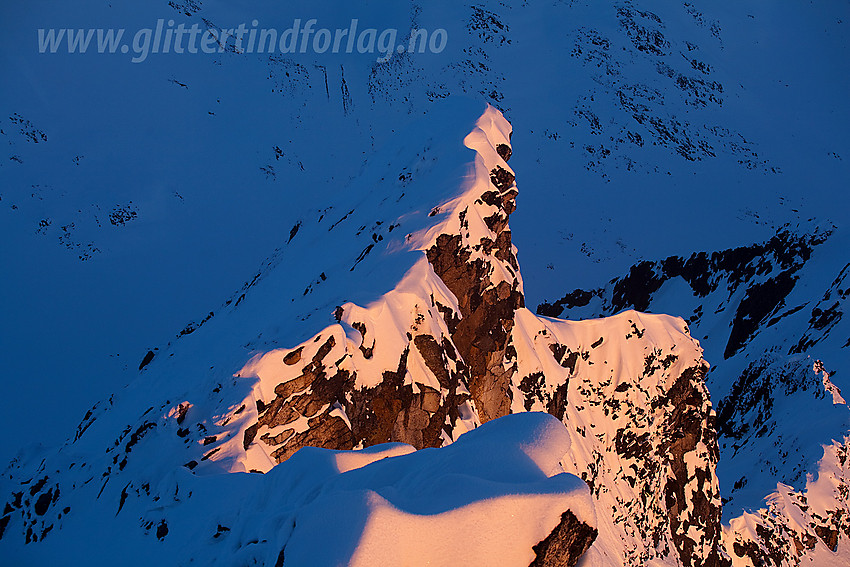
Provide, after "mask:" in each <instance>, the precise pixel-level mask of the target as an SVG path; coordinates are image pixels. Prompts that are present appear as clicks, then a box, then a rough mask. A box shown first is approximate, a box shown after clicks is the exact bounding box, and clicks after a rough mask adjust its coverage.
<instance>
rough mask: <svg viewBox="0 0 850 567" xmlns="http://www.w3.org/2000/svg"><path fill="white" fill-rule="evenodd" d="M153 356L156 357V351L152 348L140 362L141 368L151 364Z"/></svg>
mask: <svg viewBox="0 0 850 567" xmlns="http://www.w3.org/2000/svg"><path fill="white" fill-rule="evenodd" d="M153 357H154V352H153V351H152V350H149V351H148V353H147V354H146V355H145V357H144V358H143V359H142V362H141V363H140V364H139V370H141V369H142V368H144V367H145V366H147V365H148V364H150V363H151V361H152V360H153Z"/></svg>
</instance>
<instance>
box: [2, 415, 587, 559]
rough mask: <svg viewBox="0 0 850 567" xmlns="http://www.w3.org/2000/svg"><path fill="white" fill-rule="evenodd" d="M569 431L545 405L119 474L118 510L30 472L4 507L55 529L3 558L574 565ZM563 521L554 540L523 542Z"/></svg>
mask: <svg viewBox="0 0 850 567" xmlns="http://www.w3.org/2000/svg"><path fill="white" fill-rule="evenodd" d="M170 419H171V418H168V417H165V418H161V419H160V420H159V421H160V423H159V425H162V423H161V421H162V420H170ZM569 441H570V440H569V436H568V434H567V431H566V429H565V427H564V426H563V425H562V424H561V423H559V422H558V420H556V419H554V418H553V417H551V416H548V415H546V414H539V413H538V414H524V415H518V416H510V417H508V418H505V419H504V420H499V421H495V422H492V423H491V424H487V425H485V426H483V427H481V428H479V429H477V430H476V431H473V432H470V433H469V435H466V436H464V437H463V438H462V440H461V441H460V442H458V443H456V444H453V445H451V446H449V447H446V448H444V449H439V450H436V449H434V450H430V451H427V450H426V451H418V452H416V451H414V449H413V447H411V446H409V445H404V444H400V443H395V444H383V445H375V446H373V447H370V448H368V449H363V450H361V451H355V452H350V451H329V450H325V449H318V448H305V449H303V450H302V451H299V452H298V453H297V454H296V455H295V456H293V458H291V459H289V460H288V461H287V462H286V463H284V464H282V465H280V466H279V467H276V468H275V469H273V470H271V471H270V473H269V474H267V475H250V474H233V475H227V474H217V475H215V474H214V475H204V476H193V475H191V473H189V472H188V471H185V469H183V471H181V470H179V469H178V470H176V471H171V472H170V473H168V474H166V476H165V477H164V478H162V479H159V480H160V482H159V483H158V484H147V483H145V484H141V485H138V484H136V482H137V481H135V482H130V483H129V484H127V486H125V487H124V489H123V490H122V492H121V498H120V501H119V502H117V510H116V506H115V504H116V502H113V501H112V499H111V498H110V499H108V500H107V499H100V498H96V497H95V495H94V494H93V491H94V489H95V488H96V487H95V486H91V487H88V488H87V487H85V486H82V487H79V488H77V489H74V487H68V489H69V492H70V494H69V497H66V500H63V501H62V504H61V505H65V504H66V503H68V502H70V503H71V504H70V505H71V506H72V507H73V508H72V509H70V510H68V506H66V505H65V511H64V512H63V511H61V510H57V509H56V506H57V505H56V498H58V496H59V495H58V488H56V487H54V486H49V485H47V484H45V482H44V481H42V480H36V479H34V480H33V482H32V484H31V486H30V487H28V488H29V489H27V490H25V495H24V496H21V497H20V498H18V500H17V501H14V500H13V501H12V502H11V504H10V506H11V507H12V508H14V509H15V510H16V511H18V510H20V509H22V508H23V509H27V508H28V507H29V505H30V504H29V503H30V502H31V501H33V502H35V504H34V505H33V513H34V514H36V515H38V517H44V518H45V519H50V520H51V521H53V522H55V526H56V528H55V529H56V531H57V533H55V534H50V536H47V538H45V535H46V534H39V535H38V536H36V537H35V538H33V539H32V541H33V542H36V541H39V542H40V543H39V544H35V543H33V545H31V546H29V547H23V546H10V545H9V544H8V542H9V540H10V539H12V538H13V535H12V534H10V533H6V534H5V537H4V541H3V542H2V549H3V560H4V561H3V562H4V564H9V565H13V564H14V565H38V564H44V565H47V564H65V563H64V562H65V561H68V562H70V563H73V564H77V563H87V564H97V563H99V562H101V561H109V560H112V559H114V558H116V557H119V558H120V562H121V564H122V565H151V564H160V563H162V564H167V565H189V564H203V565H210V566H213V565H276V566H284V565H317V566H318V565H341V564H345V565H353V566H355V565H363V566H368V565H399V564H408V565H409V564H423V565H424V564H429V565H452V564H458V563H469V564H477V565H487V564H490V565H492V564H497V563H498V564H499V565H515V566H517V567H525V566H527V565H530V564H535V565H538V564H539V565H575V563H576V561H577V560H578V558H579V556H580V555H581V554H582V553H583V552H584V551H585V550H586V549H587V547H588V546H589V545H590V544H591V542H592V541H593V539H594V538H595V537H596V530H595V528H594V527H593V526H594V525H595V517H594V510H593V504H592V501H591V498H590V494H589V491H588V489H587V486H586V485H585V483H584V482H582V481H581V480H580V479H578V478H577V477H575V476H572V475H569V474H566V473H565V472H563V468H561V466H560V464H559V463H560V461H561V459H562V457H563V455H564V453H565V452H566V451H567V449H568V447H569ZM155 465H156V463H149V467H148V470H149V471H150V472H153V469H155V468H156V467H155ZM187 487H188V488H187ZM54 496H55V497H56V498H53V497H54ZM51 499H52V500H51ZM8 513H9V512H8V511H7V515H6V516H5V517H7V518H8ZM15 513H16V512H13V514H15ZM63 516H64V517H63ZM104 522H106V525H104V524H103V523H104ZM139 524H141V525H139ZM4 527H6V526H5V525H4ZM563 530H566V535H567V536H569V537H561V539H562V540H564V541H565V542H566V543H568V544H569V545H568V547H567V549H566V551H564V550H561V549H555V548H553V547H552V546H549V547H546V546H538V547H535V546H537V544H538V543H540V542H543V541H544V540H546V539H547V537H550V536H551V535H552V534H561V533H562V532H563ZM142 534H147V537H139V536H141V535H142ZM77 538H79V539H77ZM41 540H44V541H43V542H41ZM95 542H96V545H94V544H95ZM49 558H52V559H49ZM535 561H539V562H540V563H535ZM552 561H556V563H553V562H552ZM557 561H559V562H557Z"/></svg>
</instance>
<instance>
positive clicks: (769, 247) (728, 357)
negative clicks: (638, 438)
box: [538, 227, 850, 566]
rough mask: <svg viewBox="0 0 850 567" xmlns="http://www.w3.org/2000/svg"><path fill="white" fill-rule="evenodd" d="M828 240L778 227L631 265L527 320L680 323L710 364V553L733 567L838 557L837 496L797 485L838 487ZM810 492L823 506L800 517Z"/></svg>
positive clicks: (837, 328)
mask: <svg viewBox="0 0 850 567" xmlns="http://www.w3.org/2000/svg"><path fill="white" fill-rule="evenodd" d="M837 238H841V236H840V235H836V234H834V233H833V231H832V229H828V230H822V229H820V228H817V227H814V228H812V227H810V228H809V229H808V230H806V231H804V230H802V229H801V228H800V227H797V229H796V231H793V232H792V231H791V230H790V229H789V228H787V227H786V228H783V229H781V230H779V232H778V233H777V234H776V235H775V236H774V237H772V238H770V239H769V240H768V241H766V242H764V243H759V244H753V245H751V246H743V247H739V248H734V249H729V250H723V251H718V252H711V253H707V252H698V253H694V254H692V255H691V256H690V257H670V258H667V259H665V260H662V261H658V262H649V261H647V262H642V263H640V264H637V265H635V266H633V267H632V268H631V269H630V270H629V273H628V274H627V275H625V276H623V277H622V278H616V279H614V280H612V281H611V282H610V283H609V284H608V285H607V286H606V287H604V288H599V289H595V290H575V291H573V292H570V293H568V294H566V295H565V296H564V297H563V298H561V299H559V300H558V301H554V302H551V303H549V302H546V303H543V304H541V305H540V306H539V307H538V312H539V313H545V314H550V315H560V314H564V315H566V316H567V317H571V318H572V317H593V316H604V315H607V314H610V313H613V312H616V311H618V310H620V309H623V308H628V307H630V306H638V307H640V308H642V309H648V310H651V311H664V312H669V311H670V310H671V306H672V305H675V306H676V309H678V310H679V311H680V312H686V313H688V312H689V313H691V314H690V316H689V317H688V322H689V325H690V327H691V330H692V332H693V333H694V335H695V336H697V337H699V338H700V339H701V342H702V345H703V346H704V347H705V348H706V349H710V351H709V355H708V359H709V360H711V361H714V362H715V364H714V368H713V369H712V372H711V374H709V375H708V377H707V382H708V386H709V388H711V390H712V394H713V398H714V400H715V401H716V404H717V430H718V449H719V450H720V454H721V459H720V460H719V466H720V469H719V474H720V476H721V478H722V479H723V480H724V482H725V484H724V485H723V486H722V493H723V496H724V515H725V521H726V522H731V528H729V529H726V530H725V533H724V535H723V539H724V548H725V552H726V554H727V555H728V556H729V557H730V558H731V560H732V561H733V564H734V565H736V566H737V565H741V566H749V565H783V566H784V565H797V564H798V563H799V562H801V561H803V560H811V561H815V562H816V563H817V562H818V561H825V562H826V563H829V561H830V560H828V559H822V557H825V556H824V555H823V554H824V553H827V550H829V553H832V552H836V553H838V554H839V555H841V553H842V552H841V550H840V549H839V550H838V551H836V549H838V548H840V546H841V541H842V537H843V536H841V535H840V534H841V533H842V530H841V529H840V526H841V525H843V524H841V521H840V518H842V517H846V515H847V514H848V513H850V509H848V506H847V504H846V502H843V501H842V500H841V498H840V497H839V496H838V495H839V494H840V493H841V492H842V491H843V490H845V489H842V488H830V489H829V490H828V491H827V490H826V489H824V488H823V486H824V484H823V483H820V481H818V483H816V484H815V485H814V486H813V485H812V482H811V478H812V476H813V474H814V473H815V472H816V471H818V469H820V470H821V471H825V472H824V474H826V475H827V476H828V477H832V478H833V480H831V481H830V480H824V481H823V482H824V483H829V482H838V483H839V484H841V483H843V480H840V481H839V479H843V478H844V472H843V470H842V467H841V466H839V465H838V464H836V463H837V462H838V461H837V459H838V457H837V456H836V455H837V454H838V453H841V452H843V451H844V450H845V449H844V447H845V445H844V443H846V442H845V441H843V439H844V437H845V432H846V431H847V430H848V428H850V410H848V408H847V405H846V403H845V401H844V399H843V398H842V395H841V392H840V391H839V390H838V388H837V387H836V386H835V385H834V384H833V383H832V381H831V379H830V376H831V375H833V374H835V373H836V371H837V370H840V368H836V367H835V366H834V364H835V362H832V365H830V361H840V360H841V359H842V354H841V351H842V349H843V348H845V337H846V324H845V323H844V322H843V320H842V313H843V312H844V311H845V310H846V305H845V304H846V297H847V295H848V293H847V288H848V284H847V281H846V279H847V273H848V268H847V265H846V263H845V262H844V261H843V260H842V259H841V258H839V257H837V256H835V254H834V251H835V249H840V248H841V244H840V243H833V240H834V239H837ZM830 247H832V248H831V249H832V252H833V253H832V254H830V252H829V250H830ZM683 284H684V285H683ZM821 290H823V291H821ZM711 353H713V354H711ZM821 357H823V358H824V360H826V362H825V363H822V362H820V360H819V359H820V358H821ZM813 370H814V371H813ZM801 416H807V417H806V418H805V419H801ZM833 445H834V446H833ZM822 446H826V447H828V449H827V450H826V452H825V453H824V452H823V451H822V450H821V447H822ZM830 447H831V448H830ZM777 483H779V487H778V488H777ZM833 490H834V491H835V492H834V493H833V492H832V491H833ZM812 492H815V493H817V495H818V496H817V497H818V499H820V500H824V499H826V501H827V502H825V503H822V504H819V505H818V506H819V508H818V511H817V512H815V513H814V515H812V512H811V510H810V509H811V508H812V507H813V506H814V505H813V503H812V499H811V493H812ZM765 499H766V502H767V503H766V504H765ZM807 501H808V503H807ZM750 510H755V512H750ZM801 517H802V518H805V520H804V521H803V520H799V518H801ZM836 518H838V519H839V520H837V521H836ZM818 558H821V559H818Z"/></svg>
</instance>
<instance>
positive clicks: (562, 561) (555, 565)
mask: <svg viewBox="0 0 850 567" xmlns="http://www.w3.org/2000/svg"><path fill="white" fill-rule="evenodd" d="M597 533H598V532H597V531H596V528H593V527H591V526H588V525H587V524H585V523H584V522H581V521H579V519H578V518H576V517H575V514H573V513H572V512H571V511H570V510H567V511H566V512H564V513H563V514H561V521H560V522H559V523H558V525H557V526H556V527H555V529H554V530H552V533H550V534H549V535H548V536H546V539H544V540H543V541H541V542H540V543H538V544H537V545H535V546H534V547H533V548H532V549H534V553H535V556H534V561H532V562H531V563H530V564H529V567H573V566H574V565H575V564H576V563H578V560H579V559H580V558H581V556H582V555H584V552H585V551H587V550H588V549H589V548H590V546H591V544H593V541H594V540H595V539H596V536H597Z"/></svg>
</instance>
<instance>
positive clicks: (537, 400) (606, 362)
mask: <svg viewBox="0 0 850 567" xmlns="http://www.w3.org/2000/svg"><path fill="white" fill-rule="evenodd" d="M602 321H605V324H604V325H601V324H599V323H597V322H595V321H582V322H579V323H569V322H558V321H548V320H540V319H537V318H535V317H533V316H531V315H530V313H528V312H527V311H526V312H524V314H523V315H522V317H520V319H519V322H518V327H517V328H516V329H515V331H514V335H513V338H512V343H511V347H512V348H513V349H514V350H515V352H516V354H515V357H516V360H517V363H518V375H520V376H523V378H522V380H520V381H519V385H518V387H519V390H520V392H522V396H523V398H524V400H523V407H524V408H525V409H531V410H546V411H549V412H550V413H553V414H554V415H556V416H559V417H561V419H563V421H564V423H565V424H566V425H567V426H568V428H570V431H571V432H572V435H573V443H572V447H573V448H574V449H572V450H571V453H570V454H569V456H568V458H566V459H565V462H569V463H574V464H573V465H572V467H574V468H570V469H569V470H570V472H572V473H573V474H576V475H578V476H580V477H581V478H583V479H585V480H586V481H587V483H588V484H589V485H590V487H591V493H592V494H593V497H594V498H595V499H596V502H597V509H598V510H611V511H612V513H611V515H610V516H608V515H600V518H599V521H600V524H601V525H603V526H605V530H610V532H612V533H617V534H618V535H619V538H618V542H617V543H616V544H614V545H612V544H611V543H610V542H606V541H605V540H602V541H600V542H599V545H600V549H599V553H600V555H601V556H600V557H597V556H595V555H594V556H593V558H594V564H596V562H598V563H599V564H601V565H607V564H611V565H614V564H618V563H619V564H622V565H642V564H645V563H647V562H648V561H650V560H662V561H664V560H670V561H674V562H676V563H677V564H682V565H694V566H696V565H712V566H713V565H725V564H727V563H728V562H727V561H725V560H724V559H723V556H722V550H721V546H720V543H721V541H720V536H721V533H720V513H721V501H720V493H719V490H718V483H717V478H716V476H715V473H714V470H715V467H716V464H717V459H718V453H717V440H716V431H715V428H714V420H715V417H714V411H713V409H712V406H711V402H710V400H709V397H708V391H707V390H706V388H705V383H704V374H705V370H706V368H705V365H704V362H703V361H702V357H701V350H700V349H699V347H698V345H697V344H696V342H695V341H694V340H693V339H691V338H690V336H689V335H688V334H687V327H686V326H685V325H684V323H683V322H681V320H679V321H678V322H675V321H672V320H671V321H658V320H655V319H654V318H653V317H652V316H646V315H641V314H638V313H635V312H624V313H622V314H619V315H617V316H614V317H610V318H608V319H605V320H602ZM662 328H664V329H666V330H667V333H669V332H670V331H671V330H672V329H677V332H676V333H675V334H673V335H669V334H667V335H666V336H665V333H662V332H660V330H661V329H662ZM634 377H638V378H637V379H636V378H634ZM600 529H602V528H600ZM606 545H608V546H611V547H606ZM612 556H613V558H612ZM615 558H616V559H615Z"/></svg>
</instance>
